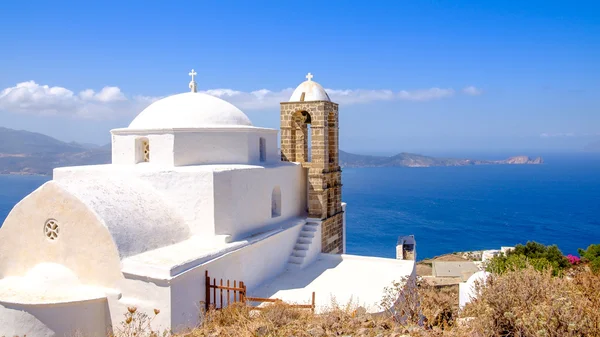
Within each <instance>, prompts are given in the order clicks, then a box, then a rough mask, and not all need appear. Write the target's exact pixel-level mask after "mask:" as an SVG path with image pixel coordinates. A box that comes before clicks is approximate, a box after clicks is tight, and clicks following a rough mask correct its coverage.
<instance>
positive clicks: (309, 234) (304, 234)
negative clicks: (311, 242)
mask: <svg viewBox="0 0 600 337" xmlns="http://www.w3.org/2000/svg"><path fill="white" fill-rule="evenodd" d="M300 237H301V238H314V237H315V233H314V232H305V231H302V232H300Z"/></svg>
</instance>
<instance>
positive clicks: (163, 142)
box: [112, 130, 174, 166]
mask: <svg viewBox="0 0 600 337" xmlns="http://www.w3.org/2000/svg"><path fill="white" fill-rule="evenodd" d="M112 133H113V136H112V163H113V164H118V165H133V164H141V163H142V161H141V160H140V154H139V153H138V152H139V151H140V150H142V149H140V148H139V142H138V140H139V139H141V138H145V139H147V140H148V144H149V150H150V151H149V152H150V155H149V162H150V163H152V164H157V165H162V166H173V163H174V158H173V148H174V135H173V133H172V132H171V133H168V132H161V133H151V132H148V133H147V134H146V133H143V132H136V133H135V134H123V132H122V131H121V132H120V131H117V130H113V131H112Z"/></svg>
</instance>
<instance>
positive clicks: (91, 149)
mask: <svg viewBox="0 0 600 337" xmlns="http://www.w3.org/2000/svg"><path fill="white" fill-rule="evenodd" d="M110 156H111V152H110V146H97V145H93V144H78V143H75V142H71V143H66V142H62V141H60V140H58V139H54V138H52V137H49V136H46V135H43V134H40V133H35V132H29V131H23V130H13V129H8V128H3V127H0V174H43V175H49V174H52V169H54V168H55V167H61V166H74V165H91V164H105V163H109V162H110Z"/></svg>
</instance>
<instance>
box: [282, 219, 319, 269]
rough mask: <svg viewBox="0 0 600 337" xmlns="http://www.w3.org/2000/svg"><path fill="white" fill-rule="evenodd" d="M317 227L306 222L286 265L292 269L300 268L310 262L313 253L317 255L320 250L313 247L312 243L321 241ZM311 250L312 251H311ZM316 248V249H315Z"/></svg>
mask: <svg viewBox="0 0 600 337" xmlns="http://www.w3.org/2000/svg"><path fill="white" fill-rule="evenodd" d="M318 232H319V225H318V224H316V223H313V222H307V223H306V224H305V225H304V226H303V227H302V231H300V235H299V236H298V240H297V241H296V245H295V246H294V250H293V251H292V256H290V260H289V263H288V265H289V266H290V267H292V268H302V267H304V266H305V265H306V264H307V262H310V260H312V257H313V255H314V254H315V251H316V252H317V253H318V252H319V251H320V250H321V248H320V247H314V245H315V244H314V242H318V240H321V238H320V235H318V234H319V233H318ZM311 248H312V249H311ZM315 248H316V249H315Z"/></svg>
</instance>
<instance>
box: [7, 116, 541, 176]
mask: <svg viewBox="0 0 600 337" xmlns="http://www.w3.org/2000/svg"><path fill="white" fill-rule="evenodd" d="M110 159H111V148H110V144H107V145H104V146H98V145H94V144H79V143H75V142H70V143H66V142H62V141H60V140H57V139H54V138H52V137H49V136H46V135H43V134H40V133H35V132H29V131H22V130H13V129H7V128H3V127H0V174H42V175H50V174H52V169H54V168H55V167H62V166H78V165H95V164H107V163H110ZM541 163H543V160H542V158H535V159H532V158H529V157H526V156H520V157H511V158H508V159H505V160H473V159H453V158H435V157H428V156H423V155H419V154H413V153H400V154H397V155H395V156H391V157H384V156H368V155H359V154H352V153H348V152H344V151H340V165H341V166H342V167H386V166H406V167H429V166H467V165H501V164H541Z"/></svg>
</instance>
